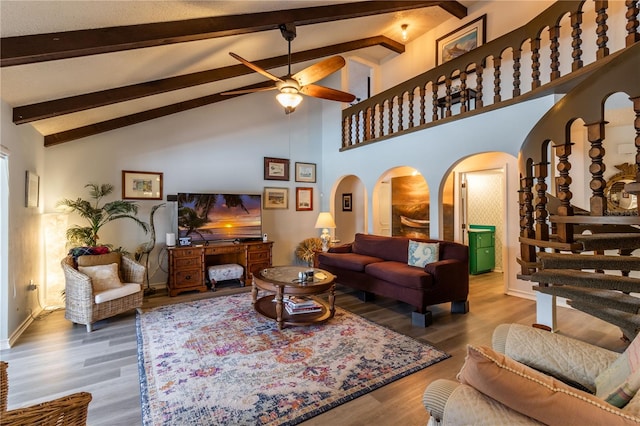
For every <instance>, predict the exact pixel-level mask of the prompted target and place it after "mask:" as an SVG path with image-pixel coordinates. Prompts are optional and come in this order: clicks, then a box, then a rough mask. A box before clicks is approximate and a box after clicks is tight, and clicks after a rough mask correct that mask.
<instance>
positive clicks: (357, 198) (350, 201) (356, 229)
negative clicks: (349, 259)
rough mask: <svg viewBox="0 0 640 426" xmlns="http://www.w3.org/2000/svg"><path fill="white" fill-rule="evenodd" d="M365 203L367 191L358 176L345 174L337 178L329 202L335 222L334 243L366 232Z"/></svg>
mask: <svg viewBox="0 0 640 426" xmlns="http://www.w3.org/2000/svg"><path fill="white" fill-rule="evenodd" d="M367 203H368V201H367V191H366V188H365V186H364V183H363V182H362V180H360V178H359V177H357V176H355V175H346V176H342V177H341V178H340V179H338V181H337V182H336V183H335V185H334V187H333V191H332V203H331V204H332V212H333V217H334V220H335V222H336V229H335V230H334V233H333V240H334V243H335V244H338V243H341V242H342V243H348V242H351V241H353V240H354V237H355V235H356V234H357V233H364V232H366V229H367V217H368V213H367Z"/></svg>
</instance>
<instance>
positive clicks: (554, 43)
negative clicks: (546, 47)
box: [549, 25, 560, 81]
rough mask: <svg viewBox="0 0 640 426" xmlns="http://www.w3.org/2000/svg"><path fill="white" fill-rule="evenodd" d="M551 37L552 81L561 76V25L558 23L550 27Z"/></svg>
mask: <svg viewBox="0 0 640 426" xmlns="http://www.w3.org/2000/svg"><path fill="white" fill-rule="evenodd" d="M549 38H550V40H551V46H550V48H551V55H550V57H551V76H550V79H551V81H553V80H555V79H556V78H560V52H559V49H560V42H559V41H558V39H559V38H560V26H559V25H556V26H554V27H551V28H549Z"/></svg>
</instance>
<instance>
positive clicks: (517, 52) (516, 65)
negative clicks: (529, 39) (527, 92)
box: [513, 49, 522, 98]
mask: <svg viewBox="0 0 640 426" xmlns="http://www.w3.org/2000/svg"><path fill="white" fill-rule="evenodd" d="M521 58H522V49H513V97H514V98H515V97H518V96H520V94H521V92H520V75H521V73H520V67H521V66H522V64H521V63H520V59H521Z"/></svg>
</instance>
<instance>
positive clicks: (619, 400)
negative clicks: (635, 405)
mask: <svg viewBox="0 0 640 426" xmlns="http://www.w3.org/2000/svg"><path fill="white" fill-rule="evenodd" d="M595 382H596V395H598V396H599V397H600V398H602V399H604V400H606V401H607V402H608V403H609V404H611V405H615V406H616V407H619V408H622V407H624V406H625V405H626V404H627V403H628V402H629V401H630V400H631V398H633V396H634V395H635V394H636V393H637V392H638V390H639V389H640V334H639V335H638V336H636V338H635V339H633V341H632V342H631V344H629V346H628V347H627V349H626V350H625V351H624V352H623V353H622V355H620V356H619V357H618V359H616V360H615V361H614V362H612V363H611V365H610V366H609V368H607V369H606V370H604V371H603V372H601V373H600V374H599V375H598V377H596V380H595Z"/></svg>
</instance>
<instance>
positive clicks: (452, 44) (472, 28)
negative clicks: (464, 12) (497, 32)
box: [436, 15, 487, 66]
mask: <svg viewBox="0 0 640 426" xmlns="http://www.w3.org/2000/svg"><path fill="white" fill-rule="evenodd" d="M486 29H487V15H482V16H481V17H479V18H477V19H474V20H473V21H471V22H469V23H468V24H466V25H463V26H462V27H460V28H458V29H457V30H453V31H451V32H450V33H448V34H445V35H444V36H442V37H440V38H439V39H437V40H436V66H438V65H441V64H444V63H445V62H448V61H450V60H452V59H455V58H457V57H458V56H461V55H463V54H465V53H467V52H469V51H470V50H473V49H475V48H476V47H479V46H482V45H483V44H484V43H486V32H487V31H486Z"/></svg>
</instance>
